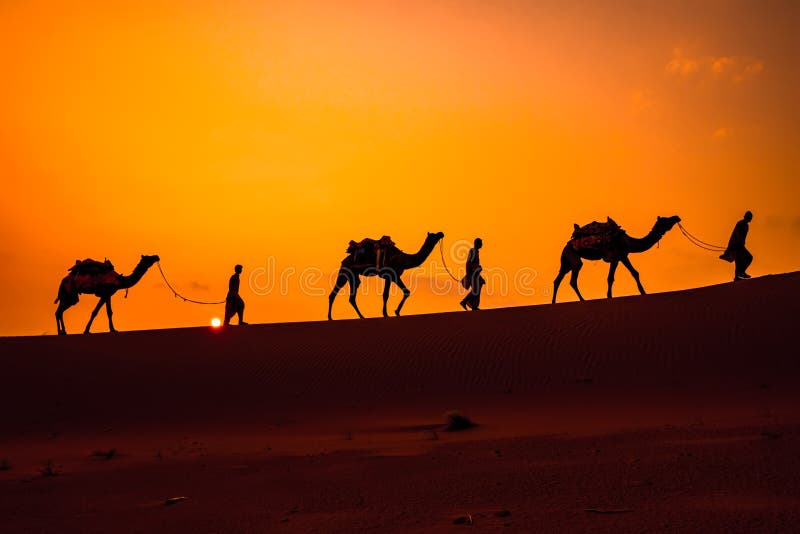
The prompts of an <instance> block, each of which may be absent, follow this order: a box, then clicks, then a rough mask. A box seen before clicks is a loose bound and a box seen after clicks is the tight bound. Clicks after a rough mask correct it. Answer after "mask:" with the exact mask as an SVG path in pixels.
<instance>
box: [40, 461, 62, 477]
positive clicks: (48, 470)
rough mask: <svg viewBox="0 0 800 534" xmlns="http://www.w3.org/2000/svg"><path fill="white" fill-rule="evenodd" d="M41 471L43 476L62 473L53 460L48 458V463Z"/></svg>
mask: <svg viewBox="0 0 800 534" xmlns="http://www.w3.org/2000/svg"><path fill="white" fill-rule="evenodd" d="M39 471H40V472H41V473H42V476H43V477H54V476H56V475H58V474H59V473H60V471H59V470H58V469H57V468H56V466H55V464H53V460H47V463H46V464H44V467H43V468H41V469H40V470H39Z"/></svg>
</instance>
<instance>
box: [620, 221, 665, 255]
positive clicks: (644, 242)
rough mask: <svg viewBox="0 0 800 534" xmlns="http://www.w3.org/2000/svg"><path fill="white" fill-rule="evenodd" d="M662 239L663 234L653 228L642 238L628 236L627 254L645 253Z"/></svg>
mask: <svg viewBox="0 0 800 534" xmlns="http://www.w3.org/2000/svg"><path fill="white" fill-rule="evenodd" d="M662 237H664V232H659V231H658V230H656V228H655V226H654V227H653V229H652V230H650V233H648V234H647V235H646V236H644V237H642V238H637V237H630V236H628V250H629V252H645V251H647V250H650V249H651V248H653V246H654V245H655V244H656V243H658V242H659V241H661V238H662Z"/></svg>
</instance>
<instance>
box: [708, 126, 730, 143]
mask: <svg viewBox="0 0 800 534" xmlns="http://www.w3.org/2000/svg"><path fill="white" fill-rule="evenodd" d="M732 135H733V130H732V129H730V128H728V127H725V126H720V127H719V128H717V129H716V130H714V133H713V134H711V137H713V138H714V139H719V140H723V139H727V138H729V137H730V136H732Z"/></svg>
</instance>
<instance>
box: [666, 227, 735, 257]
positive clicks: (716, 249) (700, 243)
mask: <svg viewBox="0 0 800 534" xmlns="http://www.w3.org/2000/svg"><path fill="white" fill-rule="evenodd" d="M678 228H679V229H680V231H681V233H682V234H683V235H684V237H686V239H688V240H689V242H690V243H691V244H692V245H694V246H696V247H699V248H702V249H703V250H708V251H710V252H725V250H726V248H727V247H721V246H719V245H713V244H711V243H706V242H705V241H703V240H702V239H699V238H697V237H695V236H693V235H692V234H691V233H689V231H688V230H687V229H686V228H684V227H683V225H682V224H681V223H678Z"/></svg>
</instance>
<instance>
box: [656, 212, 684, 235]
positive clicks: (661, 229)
mask: <svg viewBox="0 0 800 534" xmlns="http://www.w3.org/2000/svg"><path fill="white" fill-rule="evenodd" d="M679 222H681V218H680V217H678V216H677V215H673V216H672V217H659V218H658V220H656V224H655V226H654V227H653V230H655V231H656V232H658V233H660V234H662V235H663V234H666V233H667V232H669V231H670V230H672V228H673V227H674V226H675V225H676V224H678V223H679Z"/></svg>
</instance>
